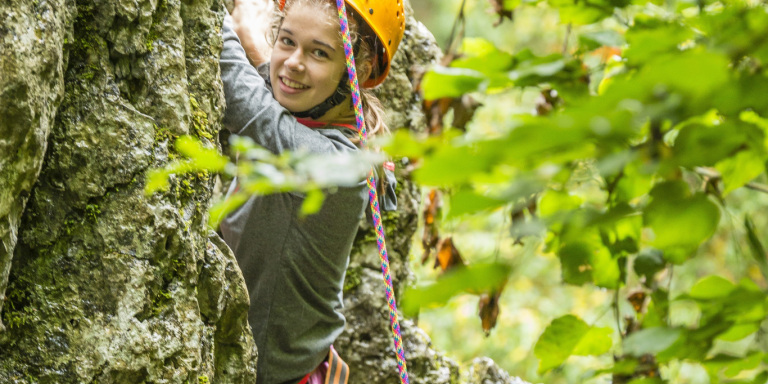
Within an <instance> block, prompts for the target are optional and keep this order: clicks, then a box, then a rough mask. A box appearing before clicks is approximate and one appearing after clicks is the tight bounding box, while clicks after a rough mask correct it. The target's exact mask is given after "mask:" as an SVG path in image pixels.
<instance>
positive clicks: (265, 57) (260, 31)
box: [231, 0, 275, 67]
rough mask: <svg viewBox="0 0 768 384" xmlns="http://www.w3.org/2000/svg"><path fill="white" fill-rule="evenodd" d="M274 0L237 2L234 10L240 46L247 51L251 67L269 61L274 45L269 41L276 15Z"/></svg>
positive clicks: (237, 0)
mask: <svg viewBox="0 0 768 384" xmlns="http://www.w3.org/2000/svg"><path fill="white" fill-rule="evenodd" d="M274 8H275V5H274V2H273V1H272V0H235V2H234V8H233V9H232V12H231V15H232V24H233V29H234V30H235V33H237V37H238V38H240V44H241V45H242V46H243V49H244V50H245V54H246V56H247V57H248V61H250V63H251V65H253V66H254V67H258V66H259V65H261V64H263V63H266V62H267V61H269V58H270V55H271V53H272V45H271V44H270V43H269V41H267V39H268V38H269V37H268V35H269V31H270V29H271V28H272V15H273V14H274Z"/></svg>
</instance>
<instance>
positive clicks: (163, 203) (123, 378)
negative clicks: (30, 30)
mask: <svg viewBox="0 0 768 384" xmlns="http://www.w3.org/2000/svg"><path fill="white" fill-rule="evenodd" d="M36 4H44V6H46V7H48V6H50V9H48V10H47V12H42V15H53V16H51V17H54V16H55V17H59V19H60V20H59V24H56V25H54V26H57V27H58V28H59V30H58V31H52V32H50V33H51V34H52V36H51V37H49V38H48V39H50V40H53V41H57V40H56V39H59V40H58V41H59V45H58V47H54V48H56V49H53V51H54V52H57V53H56V54H57V55H59V56H60V57H61V59H60V60H59V65H60V66H61V67H62V68H61V70H60V76H61V79H60V80H59V82H58V83H57V82H55V81H48V82H47V83H45V82H43V81H42V80H45V78H38V80H37V81H39V82H40V83H43V84H42V85H40V87H41V88H44V87H47V90H46V92H48V94H44V95H48V96H46V97H47V98H42V102H43V103H48V104H45V106H46V108H49V109H50V112H45V111H43V112H45V113H48V114H49V115H50V116H55V118H54V117H50V118H48V117H46V116H48V115H46V114H45V113H43V112H34V113H32V112H30V113H28V115H30V116H37V115H35V113H38V114H40V115H41V116H43V117H46V118H48V119H49V122H48V123H49V124H50V126H51V127H50V131H51V132H50V134H45V135H43V136H47V138H48V141H47V143H48V145H47V148H45V145H39V146H41V147H43V149H42V150H40V151H39V152H40V159H39V161H41V162H42V160H43V155H42V153H44V154H45V155H44V159H45V161H44V164H43V165H42V171H41V172H40V176H39V178H38V179H37V181H36V182H35V180H31V181H29V180H27V181H25V182H26V183H27V185H26V187H25V188H28V190H31V194H30V197H29V202H28V204H27V205H26V207H22V208H23V209H22V210H21V211H22V212H23V214H22V215H21V216H20V218H21V225H20V226H19V227H18V228H19V230H18V233H19V236H18V237H17V238H18V244H17V245H16V247H15V248H14V249H13V255H14V257H13V260H12V263H11V268H10V274H8V275H7V276H8V293H9V300H6V301H5V302H4V303H3V304H4V305H3V310H4V312H5V313H4V317H6V318H8V319H10V320H11V324H9V327H8V329H7V331H6V332H3V333H0V382H18V383H33V382H40V383H44V382H50V383H53V382H56V383H91V382H99V383H121V384H122V383H143V382H166V383H186V382H190V383H198V382H200V380H201V378H205V380H207V381H210V382H215V383H239V382H253V381H254V380H255V372H256V369H255V367H256V356H257V355H256V350H255V346H254V343H253V339H252V337H251V331H250V327H249V326H248V323H247V317H246V313H247V305H248V296H247V293H246V291H245V286H244V283H243V281H242V276H241V275H240V273H239V270H238V269H237V266H236V262H235V260H234V257H233V256H232V254H231V252H230V251H229V250H228V249H227V247H226V246H225V245H223V243H221V242H220V240H219V239H218V238H217V237H216V236H215V235H213V236H211V235H210V233H209V229H208V227H207V207H208V205H209V203H210V199H211V195H212V193H211V191H212V188H213V181H212V177H210V175H208V174H206V173H200V174H194V175H187V176H178V177H175V178H173V180H172V183H171V184H172V187H171V188H170V190H169V191H167V192H163V193H158V194H155V195H152V196H145V194H144V179H145V177H146V172H147V171H148V170H149V169H151V168H153V167H158V166H162V165H163V164H165V163H166V162H168V161H169V160H170V159H171V158H172V157H173V156H174V151H173V148H172V146H173V138H175V137H177V136H179V135H182V134H187V133H191V134H196V135H198V136H199V137H201V140H203V142H205V143H206V145H209V146H214V145H216V144H215V143H214V142H213V141H211V140H210V139H209V138H210V137H213V135H215V134H216V133H217V132H218V130H219V129H220V120H221V113H222V112H223V109H224V108H223V105H224V101H223V95H222V91H221V89H222V88H221V80H220V78H219V71H218V58H219V52H220V49H221V37H220V26H221V23H222V20H223V15H224V11H223V7H222V6H221V4H220V2H218V1H214V0H199V1H197V0H191V1H186V0H185V1H183V2H182V1H180V0H118V1H103V0H85V1H78V2H77V3H75V2H73V1H71V0H70V1H59V2H55V1H47V2H46V1H41V2H38V1H31V0H30V1H14V2H13V4H12V5H13V6H14V7H17V8H18V9H29V8H30V7H35V6H37V5H36ZM6 8H7V7H6V6H5V5H3V6H0V10H2V11H3V12H6V15H7V14H9V13H8V12H12V11H8V10H7V9H6ZM38 11H39V10H38ZM43 17H47V16H43ZM6 20H7V21H8V22H7V23H5V24H4V25H3V27H2V28H8V29H11V30H13V28H17V29H18V30H23V29H25V28H27V25H28V24H24V23H25V22H27V20H26V19H24V18H20V17H16V18H13V17H6ZM57 20H58V19H57ZM4 43H5V41H4ZM54 56H55V57H58V56H56V55H54ZM63 58H68V61H67V60H64V59H63ZM49 59H50V58H49ZM2 63H5V61H3V62H2ZM32 64H34V63H32ZM1 69H2V71H3V72H2V73H3V76H2V78H5V75H6V74H13V75H14V76H15V75H17V74H19V73H20V75H19V76H22V75H24V73H23V72H19V69H18V68H9V67H8V66H7V65H5V64H4V66H3V67H2V68H1ZM52 73H55V71H52ZM34 75H37V76H39V74H34ZM41 79H42V80H41ZM3 85H4V84H3ZM15 87H16V88H19V87H20V86H19V85H16V86H15ZM57 87H58V88H57ZM7 89H11V88H8V87H5V86H3V87H2V88H0V90H2V91H3V92H4V93H3V97H4V98H5V97H6V94H7V93H6V92H11V91H12V90H11V91H6V90H7ZM13 92H16V91H13ZM57 92H58V93H57ZM193 94H194V100H193V99H192V97H190V95H193ZM13 95H16V94H15V93H14V94H12V95H11V96H13ZM32 95H33V96H35V95H37V96H40V94H39V93H38V94H32ZM57 95H58V96H57ZM3 100H5V99H3ZM193 101H194V102H193ZM11 104H13V103H10V104H6V103H3V105H11ZM17 104H18V103H17ZM18 105H21V106H24V104H18ZM14 108H16V109H18V108H20V107H18V106H17V107H14ZM6 109H8V108H6ZM11 109H13V108H11ZM3 112H5V109H4V110H3ZM11 112H14V111H11ZM14 113H16V115H19V116H21V115H23V114H21V115H20V113H21V112H18V111H15V112H14ZM16 115H14V116H16ZM18 124H19V127H21V128H24V129H26V130H27V131H31V130H33V128H34V126H35V124H38V125H44V124H43V123H40V122H37V121H36V120H33V119H30V118H27V119H26V120H22V119H19V121H18ZM195 124H197V125H198V126H197V127H195V128H194V129H193V128H192V127H193V126H194V125H195ZM2 129H6V127H5V126H2ZM20 132H21V130H20ZM204 133H210V134H209V135H205V134H204ZM34 134H37V135H38V136H40V135H42V133H40V132H36V133H34ZM19 140H21V139H19ZM3 144H6V143H5V142H3ZM3 153H5V152H3ZM2 161H8V162H9V164H12V165H13V166H19V164H21V165H24V166H28V165H27V164H25V163H22V162H20V160H19V159H9V160H6V159H5V158H4V159H2ZM3 169H5V168H3ZM28 173H29V172H28ZM3 176H4V177H7V176H5V175H3ZM12 176H13V175H12ZM35 176H36V173H35ZM14 177H17V176H14ZM17 178H18V177H17ZM33 184H34V188H32V185H33ZM17 189H18V188H17ZM3 193H7V191H6V190H5V189H3ZM8 193H11V194H14V195H13V197H16V195H15V194H18V193H19V192H16V191H10V192H8ZM3 201H5V200H3ZM4 245H5V242H4ZM6 249H7V247H6ZM2 267H4V268H5V267H6V265H5V264H3V265H2ZM0 281H2V280H0ZM3 288H4V287H3Z"/></svg>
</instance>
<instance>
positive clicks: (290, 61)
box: [285, 49, 304, 72]
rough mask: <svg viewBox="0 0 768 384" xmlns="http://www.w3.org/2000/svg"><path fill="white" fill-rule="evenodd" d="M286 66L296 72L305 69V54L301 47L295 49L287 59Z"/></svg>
mask: <svg viewBox="0 0 768 384" xmlns="http://www.w3.org/2000/svg"><path fill="white" fill-rule="evenodd" d="M285 67H286V68H288V69H289V70H291V71H294V72H300V71H303V70H304V54H303V53H302V51H301V49H295V50H294V51H293V52H291V54H290V56H288V58H287V59H285Z"/></svg>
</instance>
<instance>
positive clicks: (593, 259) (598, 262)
mask: <svg viewBox="0 0 768 384" xmlns="http://www.w3.org/2000/svg"><path fill="white" fill-rule="evenodd" d="M582 234H583V239H582V240H579V241H573V242H570V243H567V244H565V245H564V246H563V247H562V248H561V249H560V250H559V251H558V253H557V256H558V258H559V259H560V264H561V265H562V271H563V281H565V282H566V283H569V284H574V285H582V284H585V283H590V282H591V283H594V284H595V285H597V286H598V287H604V288H616V287H618V284H619V279H620V278H621V271H620V270H619V265H618V263H617V260H616V259H614V258H613V257H612V256H611V252H610V251H609V250H608V248H606V247H605V245H603V243H602V241H601V240H600V238H599V236H598V235H597V234H596V233H595V232H591V233H590V231H584V232H582Z"/></svg>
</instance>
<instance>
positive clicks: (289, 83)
mask: <svg viewBox="0 0 768 384" xmlns="http://www.w3.org/2000/svg"><path fill="white" fill-rule="evenodd" d="M280 81H281V82H282V83H283V84H285V85H286V86H287V87H288V88H291V89H307V88H309V86H307V85H304V84H302V83H299V82H297V81H293V80H291V79H289V78H287V77H283V76H280Z"/></svg>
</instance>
